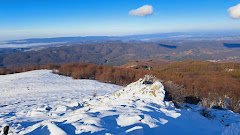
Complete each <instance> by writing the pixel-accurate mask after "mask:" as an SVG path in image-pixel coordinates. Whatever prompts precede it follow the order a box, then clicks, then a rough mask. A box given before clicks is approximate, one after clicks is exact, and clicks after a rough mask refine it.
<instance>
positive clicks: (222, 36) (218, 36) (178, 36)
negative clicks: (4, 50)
mask: <svg viewBox="0 0 240 135" xmlns="http://www.w3.org/2000/svg"><path fill="white" fill-rule="evenodd" d="M116 40H121V41H128V42H129V41H132V40H134V41H151V42H153V41H160V40H240V32H238V31H231V32H191V33H190V32H189V33H185V32H175V33H159V34H142V35H128V36H79V37H54V38H31V39H22V40H10V41H6V42H4V43H2V45H1V43H0V47H1V46H3V44H4V45H9V44H11V45H12V44H14V45H21V44H36V43H39V44H40V43H41V44H46V43H49V44H50V43H53V44H54V43H85V42H105V41H116Z"/></svg>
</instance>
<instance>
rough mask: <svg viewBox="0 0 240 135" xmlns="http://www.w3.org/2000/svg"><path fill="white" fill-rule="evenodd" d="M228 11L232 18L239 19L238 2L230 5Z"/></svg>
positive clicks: (239, 5) (239, 6)
mask: <svg viewBox="0 0 240 135" xmlns="http://www.w3.org/2000/svg"><path fill="white" fill-rule="evenodd" d="M228 12H229V15H230V16H231V17H232V18H233V19H240V4H238V5H236V6H233V7H230V8H229V9H228Z"/></svg>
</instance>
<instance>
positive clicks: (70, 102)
mask: <svg viewBox="0 0 240 135" xmlns="http://www.w3.org/2000/svg"><path fill="white" fill-rule="evenodd" d="M151 79H152V78H150V80H151ZM151 82H153V83H151ZM0 92H1V94H0V98H1V99H0V125H3V124H9V125H10V128H11V130H12V132H15V133H18V134H31V135H32V134H43V135H48V134H52V135H66V134H69V135H71V134H107V135H110V134H140V135H141V134H168V135H175V134H184V135H193V134H194V135H221V134H222V135H239V134H240V131H239V129H240V124H239V122H240V115H239V114H236V113H233V112H231V111H228V110H213V109H212V110H205V111H203V110H204V108H202V107H199V106H196V105H188V104H186V105H183V106H182V108H181V109H178V108H176V107H175V106H174V105H173V103H172V102H169V101H164V97H165V91H164V87H163V85H162V83H161V82H159V81H158V80H155V79H153V80H151V81H149V78H144V79H140V80H139V81H137V82H134V83H132V84H130V85H128V86H127V87H125V88H121V87H120V86H116V85H111V84H104V83H99V82H97V81H92V80H72V79H71V78H68V77H63V76H59V75H55V74H52V73H51V71H48V70H39V71H31V72H26V73H20V74H14V75H5V76H0ZM95 92H97V95H98V96H96V97H93V95H95V94H94V93H95ZM201 112H204V114H205V116H207V118H206V117H203V115H201ZM206 114H207V115H206Z"/></svg>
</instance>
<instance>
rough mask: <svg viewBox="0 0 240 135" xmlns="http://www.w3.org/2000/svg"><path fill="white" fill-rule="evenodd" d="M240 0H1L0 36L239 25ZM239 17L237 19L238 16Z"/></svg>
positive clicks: (213, 28)
mask: <svg viewBox="0 0 240 135" xmlns="http://www.w3.org/2000/svg"><path fill="white" fill-rule="evenodd" d="M239 3H240V1H239V0H1V1H0V40H8V39H21V38H32V37H57V36H88V35H96V36H97V35H131V34H145V33H165V32H188V31H217V30H240V20H239V19H238V18H239V14H240V13H239V12H240V9H239V8H240V5H239V6H238V7H235V8H234V10H233V12H232V14H231V15H232V17H231V16H230V15H229V8H230V7H233V6H236V5H238V4H239ZM233 18H234V19H233Z"/></svg>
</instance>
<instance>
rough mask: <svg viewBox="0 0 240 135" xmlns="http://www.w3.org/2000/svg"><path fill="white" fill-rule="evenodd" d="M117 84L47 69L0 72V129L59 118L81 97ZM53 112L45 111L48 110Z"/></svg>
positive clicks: (100, 91)
mask: <svg viewBox="0 0 240 135" xmlns="http://www.w3.org/2000/svg"><path fill="white" fill-rule="evenodd" d="M120 88H121V87H120V86H117V85H112V84H106V83H100V82H98V81H94V80H73V79H71V78H70V77H65V76H59V75H56V74H53V73H51V71H50V70H38V71H30V72H25V73H19V74H11V75H0V128H1V126H2V125H3V123H8V124H10V125H11V126H13V127H14V128H15V129H14V130H16V131H19V130H21V129H23V128H26V127H28V126H30V125H33V124H34V123H36V122H39V121H42V120H47V119H50V118H53V117H54V118H55V117H61V116H62V115H64V114H65V113H67V112H70V111H72V110H73V109H75V108H76V107H78V104H79V102H82V100H83V97H86V96H92V95H94V94H95V93H96V94H97V95H104V94H106V93H111V92H113V91H116V90H118V89H120ZM53 109H54V113H51V114H49V113H48V112H49V111H48V110H53Z"/></svg>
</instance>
